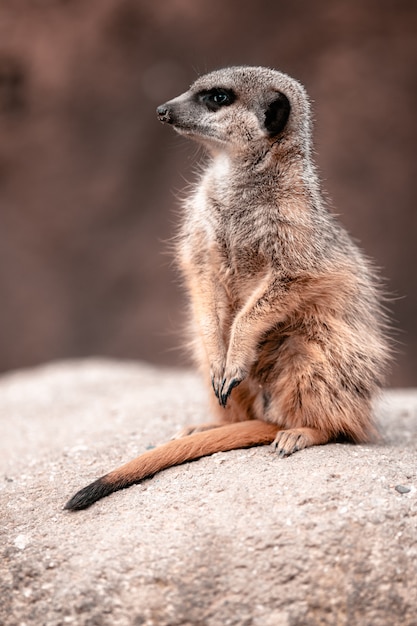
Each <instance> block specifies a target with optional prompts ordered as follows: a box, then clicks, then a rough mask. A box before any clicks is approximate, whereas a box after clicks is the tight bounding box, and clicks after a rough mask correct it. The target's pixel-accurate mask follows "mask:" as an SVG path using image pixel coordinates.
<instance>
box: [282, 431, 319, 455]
mask: <svg viewBox="0 0 417 626" xmlns="http://www.w3.org/2000/svg"><path fill="white" fill-rule="evenodd" d="M327 441H329V437H328V435H327V434H326V433H323V432H321V431H319V430H316V429H314V428H291V429H288V430H280V431H279V432H278V434H277V436H276V437H275V439H274V441H273V442H272V444H271V445H272V449H273V450H274V451H275V452H276V453H277V455H278V456H279V457H281V458H283V457H286V456H290V454H293V453H294V452H298V451H299V450H302V449H303V448H308V447H310V446H317V445H320V444H322V443H326V442H327Z"/></svg>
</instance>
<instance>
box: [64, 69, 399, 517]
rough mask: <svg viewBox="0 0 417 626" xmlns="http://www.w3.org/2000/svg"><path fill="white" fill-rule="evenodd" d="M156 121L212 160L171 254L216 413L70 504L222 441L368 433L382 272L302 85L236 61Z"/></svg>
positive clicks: (380, 327)
mask: <svg viewBox="0 0 417 626" xmlns="http://www.w3.org/2000/svg"><path fill="white" fill-rule="evenodd" d="M157 115H158V117H159V119H160V121H161V122H164V123H166V124H170V125H171V126H172V127H173V128H174V129H175V130H176V131H177V132H178V133H180V134H181V135H185V136H187V137H190V138H191V139H193V140H195V141H197V142H198V143H200V144H202V145H203V146H204V147H205V148H206V151H207V154H208V161H207V163H206V165H205V168H204V170H203V172H202V174H201V176H200V178H199V180H198V182H197V184H196V185H195V187H194V189H193V191H192V193H191V194H190V196H189V197H188V199H187V200H186V202H185V205H184V215H183V220H182V225H181V229H180V233H179V236H178V242H177V258H178V260H179V265H180V268H181V271H182V274H183V277H184V281H185V284H186V287H187V290H188V294H189V302H190V323H189V327H190V334H191V336H192V344H193V349H194V356H195V359H196V362H197V364H198V366H199V368H200V370H201V373H202V376H203V378H204V380H205V381H206V383H207V385H208V386H210V387H211V388H212V389H211V396H212V412H213V417H214V419H213V422H211V423H208V424H203V425H199V426H191V427H188V428H186V429H185V430H184V431H183V432H182V437H181V438H177V439H173V440H171V441H169V442H168V443H165V444H163V445H161V446H159V447H157V448H155V449H153V450H150V451H148V452H145V453H144V454H142V455H141V456H139V457H138V458H137V459H135V460H133V461H130V462H129V463H127V464H126V465H124V466H122V467H120V468H119V469H116V470H115V471H113V472H111V473H109V474H106V475H105V476H103V477H102V478H99V479H98V480H96V481H95V482H93V483H92V484H91V485H88V486H87V487H85V488H84V489H82V490H81V491H79V492H78V493H77V494H76V495H75V496H74V497H73V498H72V499H71V500H70V501H69V502H68V503H67V505H66V508H67V509H73V510H75V509H82V508H85V507H87V506H89V505H91V504H92V503H93V502H95V501H96V500H98V499H99V498H101V497H103V496H106V495H108V494H110V493H112V492H113V491H116V490H118V489H122V488H124V487H127V486H129V485H132V484H133V483H137V482H138V481H140V480H142V479H143V478H146V477H149V476H152V475H153V474H155V473H156V472H158V471H160V470H161V469H164V468H166V467H169V466H172V465H175V464H179V463H183V462H184V461H187V460H192V459H196V458H199V457H201V456H205V455H208V454H212V453H214V452H218V451H226V450H231V449H235V448H243V447H248V446H254V445H264V444H272V447H273V449H274V450H275V452H276V453H277V454H278V456H280V457H286V456H288V455H290V454H292V453H294V452H296V451H298V450H301V449H303V448H306V447H308V446H314V445H318V444H325V443H327V442H331V441H335V440H337V439H340V438H343V439H347V440H350V441H352V442H368V441H371V440H372V439H373V438H374V437H375V436H376V428H375V425H374V420H373V416H372V400H373V398H374V396H375V394H376V393H377V391H378V389H379V388H380V387H381V385H382V383H383V380H384V374H385V370H386V365H387V362H388V360H389V356H390V348H389V342H388V339H387V333H386V327H387V324H386V318H385V314H384V311H383V307H382V304H381V294H380V286H379V280H378V278H377V276H376V273H375V272H374V269H373V267H372V265H371V263H370V262H369V261H368V260H367V259H366V258H365V257H364V256H363V254H362V253H361V251H360V250H359V248H358V247H357V245H356V244H355V243H354V242H353V241H352V239H351V238H350V236H349V235H348V234H347V232H346V231H345V229H344V228H343V227H342V225H341V224H340V223H339V222H338V221H337V220H336V218H335V216H334V215H333V214H332V213H331V212H330V211H329V210H328V208H327V206H326V203H325V202H324V200H323V197H322V195H321V191H320V185H319V180H318V176H317V173H316V169H315V166H314V162H313V155H312V139H311V113H310V104H309V99H308V96H307V94H306V92H305V90H304V87H303V86H302V85H301V84H300V83H299V82H297V81H296V80H294V79H293V78H290V77H289V76H288V75H286V74H283V73H281V72H278V71H275V70H272V69H267V68H263V67H246V66H245V67H231V68H226V69H222V70H218V71H214V72H211V73H209V74H207V75H205V76H201V77H200V78H198V79H197V80H196V81H195V82H194V84H193V85H192V86H191V87H190V89H189V90H188V91H186V92H185V93H184V94H182V95H180V96H178V97H177V98H175V99H173V100H171V101H169V102H167V103H166V104H163V105H162V106H160V107H158V109H157Z"/></svg>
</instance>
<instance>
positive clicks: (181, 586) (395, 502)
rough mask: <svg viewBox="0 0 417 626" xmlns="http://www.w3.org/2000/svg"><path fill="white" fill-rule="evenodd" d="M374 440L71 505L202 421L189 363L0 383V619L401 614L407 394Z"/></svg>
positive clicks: (195, 468) (410, 479)
mask: <svg viewBox="0 0 417 626" xmlns="http://www.w3.org/2000/svg"><path fill="white" fill-rule="evenodd" d="M377 415H378V420H379V422H380V423H381V426H382V431H383V433H384V436H385V442H384V444H381V445H378V446H371V445H369V446H368V445H367V446H351V445H343V444H332V445H327V446H323V447H316V448H312V449H308V450H305V451H303V452H300V453H298V454H295V455H294V456H292V457H290V458H288V459H278V458H276V457H275V456H274V454H273V453H272V452H271V450H270V449H269V447H263V448H254V449H250V450H236V451H232V452H228V453H219V454H216V455H214V456H212V457H208V458H204V459H201V460H199V461H196V462H193V463H189V464H186V465H183V466H179V467H174V468H171V469H169V470H166V471H164V472H162V473H160V474H159V475H157V476H155V477H154V478H153V479H151V480H146V481H144V482H143V483H142V484H140V485H136V486H134V487H131V488H130V489H127V490H125V491H120V492H117V493H115V494H113V495H112V496H110V497H108V498H105V499H103V500H101V501H100V502H98V503H97V504H95V505H94V506H92V507H91V508H90V509H88V510H86V511H81V512H77V513H71V512H68V511H63V510H62V507H63V505H64V504H65V502H66V500H67V499H68V498H69V497H70V496H71V495H73V493H74V492H75V491H76V490H77V489H79V488H80V487H83V486H84V485H86V484H87V483H88V482H90V481H91V480H93V479H95V478H96V477H98V476H100V475H102V474H104V473H106V472H107V471H109V470H111V469H113V468H114V467H116V466H117V465H119V464H121V463H122V462H125V461H127V460H129V459H131V458H133V457H135V456H137V455H138V454H140V453H141V452H143V451H144V450H146V449H147V448H148V447H149V446H154V445H157V444H158V443H162V442H164V441H165V440H167V439H168V438H169V437H170V436H171V435H172V434H173V433H175V432H176V431H177V430H178V429H179V428H180V427H181V426H183V425H185V424H189V423H193V422H194V423H195V422H199V421H205V420H207V410H206V396H205V391H204V390H203V388H202V386H201V384H200V382H199V380H198V377H197V376H196V375H195V374H193V373H192V372H189V371H179V370H164V369H156V368H152V367H148V366H145V365H140V364H135V363H121V362H111V361H104V360H85V361H78V362H64V363H58V364H51V365H48V366H45V367H40V368H37V369H32V370H27V371H21V372H16V373H12V374H8V375H6V376H3V377H2V378H1V379H0V432H1V437H0V470H1V471H0V478H1V482H0V516H1V524H0V624H1V625H4V626H12V625H13V626H14V625H16V626H25V625H26V626H31V625H32V624H33V625H36V626H38V625H40V626H58V625H65V624H75V625H85V626H102V625H103V626H119V625H120V626H125V625H126V626H127V625H132V626H142V625H145V626H159V625H160V626H180V625H181V626H188V625H190V626H191V625H192V626H220V625H222V626H223V625H236V626H237V625H239V626H313V625H314V626H315V625H327V624H328V625H337V626H339V625H343V626H345V625H346V626H358V625H359V626H362V625H363V626H391V625H392V626H397V625H399V624H401V625H408V626H411V625H416V624H417V582H416V581H417V491H416V487H417V455H416V451H417V391H412V390H405V391H401V390H397V391H390V392H386V393H385V395H384V397H383V398H382V399H381V401H380V402H379V404H378V407H377Z"/></svg>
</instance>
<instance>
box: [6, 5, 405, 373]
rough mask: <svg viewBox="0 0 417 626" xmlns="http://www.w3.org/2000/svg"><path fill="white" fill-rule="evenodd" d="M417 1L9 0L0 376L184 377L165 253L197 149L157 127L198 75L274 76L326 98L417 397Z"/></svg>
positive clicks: (336, 171) (330, 175) (319, 111)
mask: <svg viewBox="0 0 417 626" xmlns="http://www.w3.org/2000/svg"><path fill="white" fill-rule="evenodd" d="M416 18H417V5H416V2H415V0H412V1H411V0H390V1H388V0H349V1H343V2H342V1H338V0H317V1H314V0H313V1H312V0H292V1H291V2H283V1H281V0H274V1H270V0H258V1H256V2H246V3H244V2H243V3H242V2H241V1H240V0H228V1H226V0H222V1H220V0H166V1H165V2H150V1H149V0H148V1H145V0H90V1H89V2H85V1H84V0H0V298H1V300H0V303H1V304H0V345H1V351H0V370H2V371H4V370H8V369H12V368H19V367H23V366H31V365H34V364H37V363H40V362H43V361H46V360H50V359H60V358H65V357H78V356H85V355H108V356H114V357H123V358H135V359H136V358H141V359H146V360H149V361H152V362H155V363H167V364H168V363H169V364H175V363H181V364H183V363H185V362H186V361H185V358H184V357H183V356H182V354H181V351H177V350H174V349H173V348H174V347H176V346H178V345H179V344H180V343H181V332H180V328H181V323H182V321H183V311H184V300H183V294H182V291H181V288H180V285H179V282H178V280H177V278H178V277H177V275H176V273H175V270H174V268H173V267H172V263H171V258H170V256H169V255H166V254H164V253H165V252H166V251H167V249H168V247H169V246H168V245H167V243H166V240H167V239H169V238H170V237H171V236H172V235H173V233H174V232H175V224H176V222H177V216H176V211H175V208H177V207H178V200H177V198H176V196H177V195H178V194H179V193H180V191H181V190H182V189H183V188H184V186H185V184H186V183H185V181H186V180H187V181H190V180H192V179H193V173H192V172H193V168H194V167H195V164H196V157H197V150H196V148H195V146H194V145H192V144H189V143H188V142H186V140H184V139H181V138H179V137H178V136H175V134H174V132H173V131H172V130H171V129H169V128H164V127H162V125H160V124H159V123H158V121H157V120H156V117H155V112H154V110H155V107H156V105H158V104H160V103H162V102H164V101H165V100H166V99H169V98H171V97H173V96H175V95H177V94H178V93H180V92H182V91H184V90H185V89H186V88H187V87H188V85H189V83H191V82H192V81H193V80H194V79H195V78H196V76H197V74H199V73H204V72H206V71H208V70H211V69H214V68H216V67H220V66H224V65H230V64H243V63H247V64H260V65H267V66H271V67H275V68H277V69H281V70H283V71H286V72H288V73H289V74H291V75H293V76H295V77H296V78H298V79H299V80H301V81H302V82H303V83H304V84H305V85H306V87H307V89H308V91H309V93H310V95H311V97H312V98H313V100H314V101H315V117H316V126H315V140H316V150H317V153H318V155H317V156H318V164H319V168H320V171H321V172H322V176H323V183H324V188H325V189H326V190H327V192H328V194H329V196H330V198H331V203H332V205H333V206H334V207H335V210H336V211H337V213H339V214H340V215H341V219H342V220H343V222H344V223H345V225H346V226H347V227H348V229H349V230H350V232H351V233H352V234H353V235H354V237H355V238H357V239H359V240H360V241H361V243H362V246H363V247H364V248H365V249H366V251H367V253H368V254H369V255H371V256H372V257H374V259H375V260H376V263H377V264H378V265H379V266H380V267H381V268H382V270H383V273H384V275H385V276H386V277H387V278H388V287H389V290H390V291H391V292H393V293H394V294H395V295H396V296H398V298H397V299H396V300H395V301H394V302H393V303H392V307H391V308H392V309H393V311H394V317H395V319H396V326H397V327H398V328H399V330H400V333H399V334H398V335H397V338H398V340H399V342H400V345H399V351H400V353H399V356H398V362H397V365H396V367H395V368H394V370H393V373H392V376H391V379H390V383H391V384H393V385H413V384H414V385H415V384H416V382H417V381H416V378H415V375H414V371H415V369H416V361H417V325H416V323H415V318H416V313H417V290H416V280H415V268H416V261H417V246H416V245H415V238H416V235H417V212H416V205H415V187H416V184H415V183H416V179H417V171H416V160H415V146H416V144H417V136H416V121H415V118H416V105H417V102H416V100H417V85H416V61H417V58H416V57H417V54H416V52H417V44H416V34H417V33H416V31H417V29H416V25H417V20H416Z"/></svg>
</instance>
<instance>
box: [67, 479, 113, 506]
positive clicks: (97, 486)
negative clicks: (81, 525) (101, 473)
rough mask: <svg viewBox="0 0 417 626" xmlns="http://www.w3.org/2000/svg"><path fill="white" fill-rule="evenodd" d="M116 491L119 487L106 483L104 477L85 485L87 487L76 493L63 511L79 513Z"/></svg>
mask: <svg viewBox="0 0 417 626" xmlns="http://www.w3.org/2000/svg"><path fill="white" fill-rule="evenodd" d="M117 489H120V487H117V486H116V485H112V484H111V483H108V482H106V480H105V478H104V477H103V478H99V479H98V480H96V481H94V482H93V483H91V484H90V485H87V487H84V488H83V489H81V490H80V491H77V493H76V494H75V496H72V498H71V500H68V502H67V503H66V505H65V506H64V509H68V510H69V511H81V510H82V509H86V508H88V507H89V506H91V505H92V504H94V502H97V500H100V499H101V498H104V497H105V496H108V495H110V494H111V493H113V491H117Z"/></svg>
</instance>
